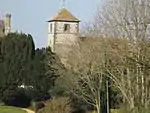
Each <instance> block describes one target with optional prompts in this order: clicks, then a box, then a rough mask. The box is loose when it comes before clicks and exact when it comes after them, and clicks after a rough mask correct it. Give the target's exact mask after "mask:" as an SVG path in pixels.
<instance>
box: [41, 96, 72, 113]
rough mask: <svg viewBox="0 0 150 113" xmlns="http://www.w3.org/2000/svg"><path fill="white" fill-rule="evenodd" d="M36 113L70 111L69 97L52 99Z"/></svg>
mask: <svg viewBox="0 0 150 113" xmlns="http://www.w3.org/2000/svg"><path fill="white" fill-rule="evenodd" d="M38 113H71V107H70V102H69V99H68V98H66V97H62V98H56V99H52V100H50V101H49V102H47V104H46V106H45V107H44V108H43V109H41V110H39V112H38Z"/></svg>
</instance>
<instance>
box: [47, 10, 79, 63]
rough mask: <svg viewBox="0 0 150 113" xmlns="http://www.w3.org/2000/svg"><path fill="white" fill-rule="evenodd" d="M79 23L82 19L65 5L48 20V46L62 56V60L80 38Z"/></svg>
mask: <svg viewBox="0 0 150 113" xmlns="http://www.w3.org/2000/svg"><path fill="white" fill-rule="evenodd" d="M79 23H80V20H78V19H77V18H76V17H75V16H73V15H72V14H71V13H70V12H69V11H68V10H67V9H66V8H64V7H62V8H61V9H60V10H59V11H58V12H57V14H56V15H55V16H53V17H52V18H50V19H49V20H48V41H47V47H51V49H52V51H53V52H54V53H56V54H58V55H59V56H61V60H62V59H63V58H64V57H65V55H66V54H67V53H68V52H69V51H70V46H71V45H72V44H74V43H75V42H76V41H77V40H78V38H79Z"/></svg>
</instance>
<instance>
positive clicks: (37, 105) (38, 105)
mask: <svg viewBox="0 0 150 113" xmlns="http://www.w3.org/2000/svg"><path fill="white" fill-rule="evenodd" d="M32 106H33V109H34V111H35V113H37V111H38V110H39V109H42V108H43V107H45V105H44V103H43V102H32Z"/></svg>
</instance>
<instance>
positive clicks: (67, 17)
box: [48, 8, 80, 22]
mask: <svg viewBox="0 0 150 113" xmlns="http://www.w3.org/2000/svg"><path fill="white" fill-rule="evenodd" d="M52 21H71V22H80V20H78V19H77V18H76V17H74V16H73V15H72V14H71V13H70V12H69V11H68V10H67V9H65V8H61V9H60V10H59V11H58V13H57V14H56V15H55V16H54V17H52V18H50V19H49V20H48V22H52Z"/></svg>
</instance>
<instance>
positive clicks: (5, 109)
mask: <svg viewBox="0 0 150 113" xmlns="http://www.w3.org/2000/svg"><path fill="white" fill-rule="evenodd" d="M0 113H26V112H25V111H24V110H22V109H20V108H16V107H10V106H0Z"/></svg>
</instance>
